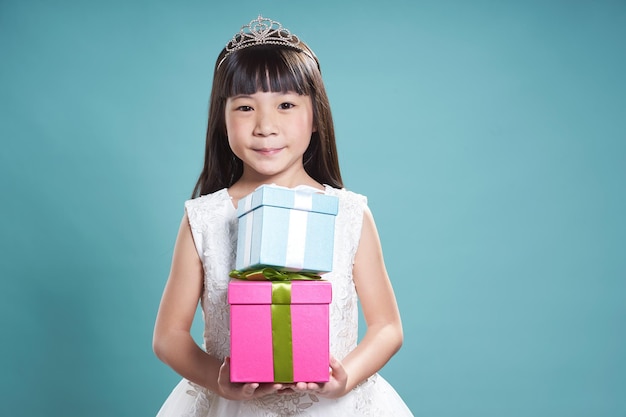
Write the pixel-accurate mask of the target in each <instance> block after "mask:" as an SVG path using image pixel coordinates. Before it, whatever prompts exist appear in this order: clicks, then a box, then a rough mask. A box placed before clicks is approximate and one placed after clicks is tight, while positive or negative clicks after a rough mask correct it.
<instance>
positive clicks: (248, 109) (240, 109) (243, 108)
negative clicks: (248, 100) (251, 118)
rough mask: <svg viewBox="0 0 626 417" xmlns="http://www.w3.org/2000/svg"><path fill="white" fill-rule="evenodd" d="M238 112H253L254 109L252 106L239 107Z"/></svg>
mask: <svg viewBox="0 0 626 417" xmlns="http://www.w3.org/2000/svg"><path fill="white" fill-rule="evenodd" d="M237 110H239V111H252V107H250V106H239V107H237Z"/></svg>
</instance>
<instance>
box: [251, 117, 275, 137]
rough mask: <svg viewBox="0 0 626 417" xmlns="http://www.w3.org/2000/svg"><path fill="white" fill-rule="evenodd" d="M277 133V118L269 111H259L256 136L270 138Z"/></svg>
mask: <svg viewBox="0 0 626 417" xmlns="http://www.w3.org/2000/svg"><path fill="white" fill-rule="evenodd" d="M276 131H277V126H276V118H275V116H274V115H273V114H272V112H269V111H258V112H257V119H256V126H255V128H254V134H255V135H258V136H269V135H272V134H274V133H276Z"/></svg>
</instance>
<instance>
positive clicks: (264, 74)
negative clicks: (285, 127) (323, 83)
mask: <svg viewBox="0 0 626 417" xmlns="http://www.w3.org/2000/svg"><path fill="white" fill-rule="evenodd" d="M309 61H310V62H309ZM224 64H225V65H223V66H224V67H225V68H224V72H225V74H224V83H223V84H222V85H221V88H223V90H222V94H220V95H221V96H222V97H224V98H228V97H233V96H237V95H250V94H254V93H256V92H257V91H262V92H272V93H278V92H282V93H285V92H288V91H292V92H295V93H298V94H300V95H311V90H312V84H313V77H314V76H313V71H314V70H315V68H316V66H315V63H314V62H313V61H312V60H311V58H309V57H308V56H306V55H305V54H303V53H301V52H299V51H297V50H295V49H291V48H288V47H277V46H276V45H267V46H256V47H253V48H245V49H242V50H239V51H236V52H234V53H232V54H231V56H229V57H228V59H227V60H226V62H224Z"/></svg>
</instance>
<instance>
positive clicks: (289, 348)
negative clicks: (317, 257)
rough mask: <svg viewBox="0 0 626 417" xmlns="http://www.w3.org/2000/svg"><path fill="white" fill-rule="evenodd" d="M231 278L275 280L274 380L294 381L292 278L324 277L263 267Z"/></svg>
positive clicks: (234, 273) (294, 279)
mask: <svg viewBox="0 0 626 417" xmlns="http://www.w3.org/2000/svg"><path fill="white" fill-rule="evenodd" d="M229 275H230V277H231V278H237V279H242V280H248V281H271V282H272V305H271V311H272V355H273V360H274V382H293V343H292V339H293V336H292V332H291V281H312V280H319V279H321V278H322V277H321V276H319V275H318V274H314V273H308V272H289V271H278V270H276V269H274V268H262V269H255V270H251V271H245V272H241V271H237V270H232V271H231V272H230V274H229Z"/></svg>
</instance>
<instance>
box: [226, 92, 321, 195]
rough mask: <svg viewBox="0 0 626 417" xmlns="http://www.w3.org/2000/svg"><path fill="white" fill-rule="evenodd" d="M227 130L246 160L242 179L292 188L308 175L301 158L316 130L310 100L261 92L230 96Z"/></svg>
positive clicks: (238, 151)
mask: <svg viewBox="0 0 626 417" xmlns="http://www.w3.org/2000/svg"><path fill="white" fill-rule="evenodd" d="M226 131H227V133H228V143H229V145H230V148H231V149H232V151H233V153H234V154H235V155H237V157H239V159H241V160H242V161H243V176H242V179H251V180H261V181H267V180H270V179H271V180H273V181H274V182H276V183H277V184H279V185H285V186H293V185H294V184H291V182H297V181H299V180H300V179H301V176H302V175H306V173H305V171H304V165H303V160H302V158H303V155H304V152H305V151H306V149H307V147H308V146H309V142H310V141H311V134H312V133H313V131H314V127H313V105H312V102H311V97H309V96H305V95H299V94H297V93H294V92H286V93H283V92H262V91H258V92H256V93H254V94H250V95H239V96H235V97H230V98H228V99H227V100H226Z"/></svg>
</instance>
